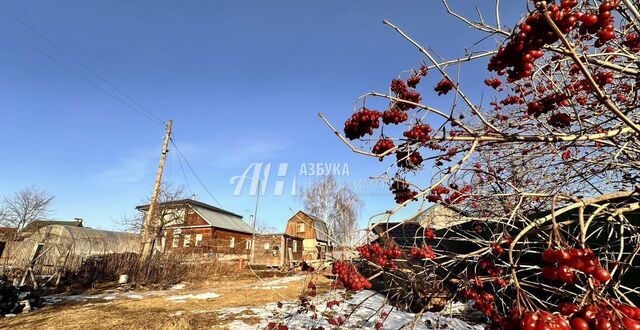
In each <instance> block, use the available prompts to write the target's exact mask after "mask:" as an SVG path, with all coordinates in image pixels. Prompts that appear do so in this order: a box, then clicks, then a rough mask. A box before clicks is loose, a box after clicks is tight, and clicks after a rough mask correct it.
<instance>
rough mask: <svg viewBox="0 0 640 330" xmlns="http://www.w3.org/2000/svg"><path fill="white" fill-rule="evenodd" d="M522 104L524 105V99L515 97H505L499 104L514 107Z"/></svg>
mask: <svg viewBox="0 0 640 330" xmlns="http://www.w3.org/2000/svg"><path fill="white" fill-rule="evenodd" d="M523 103H524V99H522V97H520V96H517V95H511V96H507V97H506V98H504V99H503V100H502V101H500V104H502V105H514V104H523Z"/></svg>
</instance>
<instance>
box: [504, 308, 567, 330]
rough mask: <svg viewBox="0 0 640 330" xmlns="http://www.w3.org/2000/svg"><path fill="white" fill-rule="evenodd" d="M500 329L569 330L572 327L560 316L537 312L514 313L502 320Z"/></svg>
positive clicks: (541, 311)
mask: <svg viewBox="0 0 640 330" xmlns="http://www.w3.org/2000/svg"><path fill="white" fill-rule="evenodd" d="M502 329H522V330H525V329H526V330H537V329H557V330H571V329H572V327H571V325H570V324H569V321H567V319H566V318H564V317H563V316H562V315H559V314H552V313H549V312H547V311H543V310H538V311H535V312H532V311H525V312H523V313H520V312H514V313H513V314H512V316H511V317H505V318H504V319H503V320H502Z"/></svg>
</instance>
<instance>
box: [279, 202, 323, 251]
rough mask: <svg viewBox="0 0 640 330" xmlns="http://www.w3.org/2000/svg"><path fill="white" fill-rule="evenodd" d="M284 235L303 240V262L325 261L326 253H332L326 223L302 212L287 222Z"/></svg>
mask: <svg viewBox="0 0 640 330" xmlns="http://www.w3.org/2000/svg"><path fill="white" fill-rule="evenodd" d="M285 234H287V235H289V236H293V237H298V238H301V239H303V245H304V256H303V258H304V260H316V259H325V258H326V256H327V253H328V252H331V251H333V242H332V241H331V236H330V233H329V226H328V225H327V223H326V222H325V221H324V220H321V219H319V218H318V217H316V216H314V215H310V214H307V213H305V212H303V211H298V212H297V213H296V214H294V215H293V217H291V219H289V221H287V228H286V230H285Z"/></svg>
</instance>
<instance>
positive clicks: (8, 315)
mask: <svg viewBox="0 0 640 330" xmlns="http://www.w3.org/2000/svg"><path fill="white" fill-rule="evenodd" d="M15 316H16V314H4V317H15Z"/></svg>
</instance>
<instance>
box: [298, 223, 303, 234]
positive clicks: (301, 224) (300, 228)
mask: <svg viewBox="0 0 640 330" xmlns="http://www.w3.org/2000/svg"><path fill="white" fill-rule="evenodd" d="M298 232H299V233H304V223H300V224H298Z"/></svg>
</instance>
